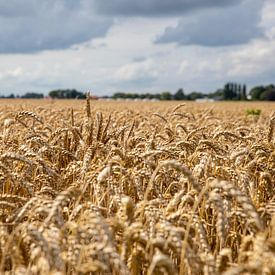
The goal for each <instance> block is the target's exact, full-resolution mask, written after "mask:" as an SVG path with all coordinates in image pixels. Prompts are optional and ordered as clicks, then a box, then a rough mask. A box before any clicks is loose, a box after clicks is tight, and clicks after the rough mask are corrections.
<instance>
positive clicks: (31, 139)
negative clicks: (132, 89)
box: [0, 99, 275, 275]
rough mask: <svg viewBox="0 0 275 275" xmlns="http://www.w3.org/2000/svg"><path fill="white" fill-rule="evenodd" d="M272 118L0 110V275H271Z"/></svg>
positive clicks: (153, 105)
mask: <svg viewBox="0 0 275 275" xmlns="http://www.w3.org/2000/svg"><path fill="white" fill-rule="evenodd" d="M253 108H259V109H261V114H260V115H247V113H246V110H247V109H253ZM274 111H275V105H274V104H272V103H257V102H256V103H240V102H239V103H231V102H230V103H223V102H218V103H188V102H185V103H182V104H179V103H177V102H150V103H148V102H102V101H91V100H89V99H87V100H86V102H85V100H83V101H81V100H72V101H51V100H37V101H36V100H29V101H24V100H13V101H8V100H3V101H0V125H1V146H0V150H1V151H0V184H1V195H0V209H1V210H0V211H1V212H0V217H1V221H0V273H1V274H148V275H152V274H181V275H182V274H227V275H229V274H232V275H233V274H275V188H274V187H275V150H274V148H275V147H274V145H275V134H274V128H275V112H274Z"/></svg>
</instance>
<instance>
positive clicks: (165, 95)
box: [160, 92, 172, 100]
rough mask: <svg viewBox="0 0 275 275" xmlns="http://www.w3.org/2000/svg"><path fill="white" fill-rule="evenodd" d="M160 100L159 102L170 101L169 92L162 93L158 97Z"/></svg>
mask: <svg viewBox="0 0 275 275" xmlns="http://www.w3.org/2000/svg"><path fill="white" fill-rule="evenodd" d="M160 99H161V100H171V99H172V95H171V93H170V92H162V93H161V95H160Z"/></svg>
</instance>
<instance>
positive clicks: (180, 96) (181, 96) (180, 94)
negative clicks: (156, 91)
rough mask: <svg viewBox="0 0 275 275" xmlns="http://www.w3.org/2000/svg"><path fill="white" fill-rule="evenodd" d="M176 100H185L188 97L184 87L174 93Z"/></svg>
mask: <svg viewBox="0 0 275 275" xmlns="http://www.w3.org/2000/svg"><path fill="white" fill-rule="evenodd" d="M174 99H175V100H184V99H186V97H185V94H184V91H183V89H178V91H177V92H176V93H175V94H174Z"/></svg>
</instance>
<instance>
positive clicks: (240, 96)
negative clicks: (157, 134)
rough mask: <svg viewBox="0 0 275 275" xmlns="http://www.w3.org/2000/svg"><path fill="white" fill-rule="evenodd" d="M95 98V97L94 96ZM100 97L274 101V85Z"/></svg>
mask: <svg viewBox="0 0 275 275" xmlns="http://www.w3.org/2000/svg"><path fill="white" fill-rule="evenodd" d="M48 97H50V98H57V99H73V98H79V99H84V98H86V94H85V93H83V92H80V91H77V90H76V89H58V90H52V91H50V92H49V93H48ZM0 98H34V99H35V98H37V99H39V98H44V95H43V94H42V93H35V92H27V93H26V94H24V95H22V96H18V95H16V96H15V95H14V94H10V95H8V96H1V95H0ZM94 98H97V97H94ZM102 98H112V99H141V100H142V99H150V100H152V99H156V100H196V99H201V98H210V99H215V100H248V99H249V100H269V101H275V86H274V85H273V84H270V85H267V86H256V87H254V88H252V89H251V90H250V91H249V93H248V94H247V88H246V85H245V84H239V83H233V82H228V83H226V84H225V85H224V87H223V88H220V89H218V90H216V91H215V92H212V93H208V94H204V93H201V92H197V91H194V92H191V93H188V94H185V93H184V90H183V89H182V88H180V89H178V90H177V92H175V93H174V94H173V93H171V92H169V91H164V92H162V93H142V94H140V93H124V92H118V93H115V94H114V95H112V96H110V97H109V96H104V97H102Z"/></svg>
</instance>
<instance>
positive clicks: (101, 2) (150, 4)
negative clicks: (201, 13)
mask: <svg viewBox="0 0 275 275" xmlns="http://www.w3.org/2000/svg"><path fill="white" fill-rule="evenodd" d="M240 1H242V0H161V1H160V0H138V1H131V0H94V5H95V8H96V9H97V10H98V11H99V12H101V13H105V14H111V15H124V16H171V15H179V14H182V13H185V12H188V11H191V10H195V9H202V8H211V7H222V6H227V5H234V4H235V3H239V2H240Z"/></svg>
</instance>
